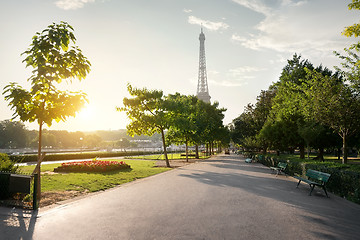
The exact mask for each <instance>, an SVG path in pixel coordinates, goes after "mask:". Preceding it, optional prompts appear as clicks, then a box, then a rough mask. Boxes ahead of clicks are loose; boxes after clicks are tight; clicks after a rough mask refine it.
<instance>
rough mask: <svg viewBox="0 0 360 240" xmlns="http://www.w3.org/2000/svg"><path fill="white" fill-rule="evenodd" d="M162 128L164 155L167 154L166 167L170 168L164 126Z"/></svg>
mask: <svg viewBox="0 0 360 240" xmlns="http://www.w3.org/2000/svg"><path fill="white" fill-rule="evenodd" d="M160 130H161V138H162V142H163V148H164V156H165V162H166V167H168V168H169V167H170V162H169V159H168V155H167V151H166V143H165V134H164V130H163V129H162V128H161V129H160Z"/></svg>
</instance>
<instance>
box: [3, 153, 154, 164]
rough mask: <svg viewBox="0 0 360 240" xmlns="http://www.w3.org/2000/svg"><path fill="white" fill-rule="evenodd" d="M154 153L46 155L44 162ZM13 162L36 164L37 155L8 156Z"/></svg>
mask: <svg viewBox="0 0 360 240" xmlns="http://www.w3.org/2000/svg"><path fill="white" fill-rule="evenodd" d="M152 153H155V152H142V151H131V152H85V153H64V154H50V153H49V154H46V156H45V158H44V161H60V160H74V159H89V158H105V157H122V156H136V155H144V154H152ZM10 159H11V160H12V161H14V162H24V163H25V162H36V161H37V155H24V156H10Z"/></svg>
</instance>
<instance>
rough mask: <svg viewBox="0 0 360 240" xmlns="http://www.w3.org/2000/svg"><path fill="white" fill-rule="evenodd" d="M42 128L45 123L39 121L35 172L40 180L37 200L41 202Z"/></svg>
mask: <svg viewBox="0 0 360 240" xmlns="http://www.w3.org/2000/svg"><path fill="white" fill-rule="evenodd" d="M42 126H43V122H42V121H39V142H38V159H37V165H36V169H35V172H36V173H37V174H38V175H37V176H38V179H37V193H36V195H37V199H38V201H40V199H41V182H40V181H41V161H42V158H41V145H42V143H41V141H42Z"/></svg>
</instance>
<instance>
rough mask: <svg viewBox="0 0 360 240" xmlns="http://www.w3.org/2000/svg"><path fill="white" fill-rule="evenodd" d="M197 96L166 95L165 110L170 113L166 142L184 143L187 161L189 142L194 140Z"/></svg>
mask: <svg viewBox="0 0 360 240" xmlns="http://www.w3.org/2000/svg"><path fill="white" fill-rule="evenodd" d="M198 101H199V100H198V98H197V97H195V96H186V95H181V94H180V93H176V94H169V95H168V96H167V97H166V101H165V104H166V110H167V111H169V112H170V113H171V114H170V118H169V120H170V124H169V131H168V132H167V134H166V135H167V139H168V143H170V142H172V143H175V144H185V155H186V161H187V162H188V161H189V160H188V146H189V143H190V144H193V143H195V142H196V134H197V132H196V130H197V125H196V117H197V116H196V112H197V109H196V107H197V103H198Z"/></svg>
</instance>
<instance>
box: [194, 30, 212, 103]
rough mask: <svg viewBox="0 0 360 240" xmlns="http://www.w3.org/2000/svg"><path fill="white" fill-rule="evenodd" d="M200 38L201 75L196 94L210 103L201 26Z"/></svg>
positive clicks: (203, 36)
mask: <svg viewBox="0 0 360 240" xmlns="http://www.w3.org/2000/svg"><path fill="white" fill-rule="evenodd" d="M199 40H200V54H199V76H198V85H197V93H196V96H197V97H198V98H199V99H200V100H202V101H204V102H206V103H210V98H211V97H210V95H209V88H208V83H207V74H206V59H205V34H204V33H203V30H202V28H201V33H200V36H199Z"/></svg>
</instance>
